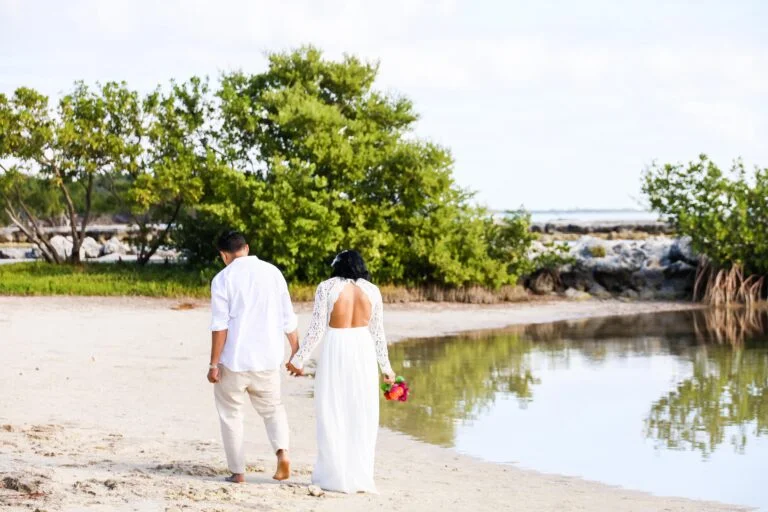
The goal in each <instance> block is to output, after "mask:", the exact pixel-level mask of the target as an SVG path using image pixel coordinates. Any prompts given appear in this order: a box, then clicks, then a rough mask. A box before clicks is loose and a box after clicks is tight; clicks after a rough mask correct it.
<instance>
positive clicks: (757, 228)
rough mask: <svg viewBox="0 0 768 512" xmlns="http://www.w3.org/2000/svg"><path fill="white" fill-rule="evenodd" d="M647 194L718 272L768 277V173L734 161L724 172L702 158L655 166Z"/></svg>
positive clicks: (649, 172) (646, 176) (647, 173)
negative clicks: (737, 269)
mask: <svg viewBox="0 0 768 512" xmlns="http://www.w3.org/2000/svg"><path fill="white" fill-rule="evenodd" d="M643 192H644V193H645V194H646V196H647V197H648V200H649V202H650V205H651V208H652V209H653V210H654V211H656V212H658V213H659V214H660V215H662V216H663V217H664V218H665V219H666V220H667V221H669V222H670V223H672V224H673V225H674V227H675V229H676V230H677V232H678V233H679V234H681V235H687V236H690V237H691V239H692V245H693V248H694V249H695V250H696V251H697V252H699V253H702V254H705V255H706V256H707V257H708V258H710V260H711V261H712V262H713V263H714V264H715V265H716V266H717V267H719V268H726V269H728V268H731V267H733V266H739V267H743V268H744V271H745V274H747V275H750V274H759V275H765V274H768V230H766V229H765V226H766V225H768V202H767V201H766V197H768V169H755V170H754V172H752V173H749V172H747V171H746V170H745V169H744V166H743V164H742V163H741V162H736V163H734V165H733V166H732V168H731V169H730V170H729V171H728V172H723V171H722V170H720V168H718V167H717V166H716V165H715V164H714V163H713V162H712V161H711V160H709V159H708V158H707V157H706V156H705V155H701V156H700V157H699V159H698V160H697V161H695V162H691V163H689V164H688V165H682V164H676V165H672V164H665V165H663V166H659V165H656V164H654V165H653V166H651V167H650V168H648V169H647V170H646V171H645V174H644V176H643Z"/></svg>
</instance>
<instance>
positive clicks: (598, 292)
mask: <svg viewBox="0 0 768 512" xmlns="http://www.w3.org/2000/svg"><path fill="white" fill-rule="evenodd" d="M588 291H589V294H590V295H592V296H593V297H597V298H598V299H607V298H609V297H610V296H611V294H610V292H609V291H608V290H606V289H605V288H604V287H602V286H601V285H600V284H599V283H592V286H590V287H589V290H588Z"/></svg>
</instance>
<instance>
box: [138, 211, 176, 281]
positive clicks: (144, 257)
mask: <svg viewBox="0 0 768 512" xmlns="http://www.w3.org/2000/svg"><path fill="white" fill-rule="evenodd" d="M182 204H183V201H182V200H181V199H179V200H177V201H176V207H175V208H174V210H173V215H171V218H170V219H169V220H168V223H167V224H166V225H165V229H164V230H163V232H162V233H161V234H160V236H158V237H157V238H156V239H155V240H154V241H153V242H152V243H151V245H150V248H149V251H147V252H146V253H145V252H144V246H143V245H142V249H141V254H140V255H139V258H138V260H137V262H138V264H139V265H141V266H144V265H146V264H147V263H149V260H150V259H151V258H152V256H154V255H155V253H156V252H157V250H158V249H159V248H160V246H161V245H163V244H164V243H165V241H166V240H167V239H168V233H170V231H171V229H172V228H173V224H174V223H175V222H176V219H177V218H178V216H179V212H180V211H181V206H182ZM148 232H149V230H147V233H148Z"/></svg>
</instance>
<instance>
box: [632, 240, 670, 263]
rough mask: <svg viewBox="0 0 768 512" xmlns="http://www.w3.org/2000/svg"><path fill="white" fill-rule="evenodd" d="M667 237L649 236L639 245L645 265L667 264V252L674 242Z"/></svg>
mask: <svg viewBox="0 0 768 512" xmlns="http://www.w3.org/2000/svg"><path fill="white" fill-rule="evenodd" d="M674 243H675V242H674V240H670V239H669V238H659V237H654V238H649V239H648V240H646V241H645V242H644V243H643V244H642V245H641V246H640V250H641V251H643V253H644V254H645V266H647V267H663V266H666V265H668V264H669V254H670V251H671V249H672V245H673V244H674Z"/></svg>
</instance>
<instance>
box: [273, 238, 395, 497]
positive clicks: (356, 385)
mask: <svg viewBox="0 0 768 512" xmlns="http://www.w3.org/2000/svg"><path fill="white" fill-rule="evenodd" d="M331 267H332V268H333V273H332V276H333V277H331V279H328V280H327V281H323V282H322V283H320V285H319V286H318V287H317V293H316V294H315V307H314V311H313V313H312V321H311V324H310V327H309V331H308V332H307V336H306V338H305V339H304V343H303V344H302V345H301V347H300V348H299V350H298V351H297V352H296V353H295V354H294V355H293V357H292V358H291V360H290V361H289V362H288V364H286V368H287V369H288V371H289V372H290V373H291V374H292V375H296V376H298V375H303V370H302V368H303V365H304V362H305V361H306V359H307V357H309V355H310V354H311V353H312V350H313V349H314V348H315V347H316V346H317V344H318V343H319V342H320V341H321V340H322V341H324V343H323V348H322V353H321V354H320V357H319V359H318V362H317V372H316V375H315V409H316V413H317V451H318V454H317V462H316V464H315V470H314V472H313V473H312V483H314V484H316V485H318V486H320V487H321V488H323V489H326V490H329V491H339V492H345V493H354V492H370V493H375V492H376V485H375V484H374V482H373V459H374V451H375V449H376V435H377V433H378V429H379V380H378V371H377V369H376V363H377V361H378V365H379V367H380V368H381V372H382V373H383V374H384V381H385V382H389V383H392V382H394V379H395V373H394V372H393V371H392V367H391V366H390V363H389V354H388V352H387V340H386V337H385V336H384V316H383V313H384V309H383V305H382V301H381V292H379V289H378V288H377V287H376V286H375V285H374V284H372V283H371V282H370V281H369V279H370V275H369V273H368V269H367V268H366V267H365V262H364V261H363V258H362V256H360V254H359V253H358V252H357V251H344V252H342V253H340V254H339V255H338V256H336V259H334V260H333V263H331Z"/></svg>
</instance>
